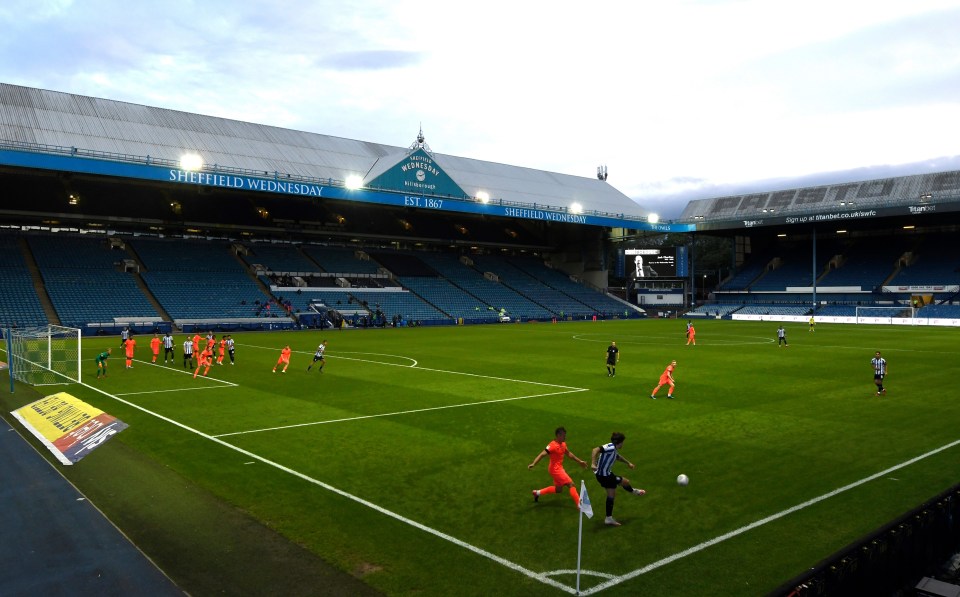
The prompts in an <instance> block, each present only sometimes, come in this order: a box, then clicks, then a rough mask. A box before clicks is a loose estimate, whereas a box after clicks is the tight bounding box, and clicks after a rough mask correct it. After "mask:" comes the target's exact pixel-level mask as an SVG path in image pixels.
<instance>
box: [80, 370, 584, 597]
mask: <svg viewBox="0 0 960 597" xmlns="http://www.w3.org/2000/svg"><path fill="white" fill-rule="evenodd" d="M80 385H82V386H84V387H86V388H90V389H91V390H93V391H95V392H98V393H100V394H103V395H104V396H106V397H108V398H112V399H113V400H116V401H117V402H120V403H122V404H126V405H127V406H129V407H131V408H135V409H137V410H139V411H141V412H144V413H146V414H148V415H150V416H153V417H156V418H157V419H160V420H161V421H165V422H167V423H170V424H171V425H173V426H175V427H179V428H180V429H183V430H184V431H188V432H190V433H193V434H196V435H198V436H200V437H202V438H204V439H208V440H210V441H212V442H214V443H217V444H219V445H221V446H223V447H224V448H227V449H230V450H233V451H235V452H238V453H240V454H243V455H244V456H247V457H249V458H252V459H254V460H256V461H258V462H262V463H263V464H266V465H269V466H272V467H274V468H276V469H277V470H280V471H283V472H285V473H288V474H290V475H293V476H294V477H297V478H299V479H302V480H304V481H306V482H308V483H311V484H313V485H316V486H318V487H321V488H323V489H326V490H327V491H330V492H332V493H335V494H337V495H339V496H341V497H343V498H346V499H348V500H351V501H353V502H356V503H358V504H360V505H362V506H366V507H367V508H370V509H372V510H374V511H376V512H379V513H380V514H383V515H384V516H388V517H390V518H393V519H394V520H397V521H400V522H402V523H404V524H407V525H409V526H412V527H414V528H416V529H419V530H421V531H423V532H425V533H428V534H430V535H433V536H434V537H438V538H440V539H443V540H444V541H448V542H450V543H453V544H454V545H457V546H459V547H462V548H464V549H466V550H467V551H470V552H472V553H475V554H477V555H479V556H482V557H484V558H487V559H489V560H492V561H494V562H496V563H498V564H500V565H502V566H504V567H506V568H509V569H510V570H513V571H515V572H519V573H520V574H523V575H524V576H527V577H529V578H532V579H534V580H538V581H540V582H542V583H544V584H547V585H550V586H552V587H555V588H557V589H560V590H562V591H565V592H567V593H570V594H574V593H576V589H575V588H573V587H569V586H567V585H565V584H562V583H559V582H557V581H555V580H553V579H551V578H548V577H546V576H544V575H543V574H541V573H538V572H534V571H532V570H530V569H528V568H525V567H524V566H521V565H520V564H516V563H514V562H511V561H510V560H507V559H505V558H502V557H500V556H498V555H496V554H494V553H491V552H489V551H487V550H485V549H482V548H479V547H477V546H475V545H471V544H470V543H467V542H466V541H462V540H460V539H457V538H456V537H454V536H452V535H448V534H447V533H444V532H442V531H438V530H437V529H434V528H432V527H428V526H427V525H425V524H422V523H419V522H417V521H415V520H412V519H410V518H407V517H406V516H402V515H400V514H397V513H396V512H393V511H392V510H387V509H386V508H384V507H382V506H378V505H377V504H374V503H373V502H368V501H367V500H365V499H363V498H361V497H358V496H355V495H353V494H352V493H347V492H346V491H344V490H342V489H338V488H336V487H334V486H333V485H329V484H327V483H324V482H323V481H320V480H319V479H314V478H313V477H310V476H308V475H305V474H303V473H301V472H299V471H296V470H293V469H291V468H289V467H286V466H284V465H282V464H280V463H278V462H274V461H272V460H270V459H268V458H264V457H263V456H260V455H258V454H255V453H253V452H250V451H249V450H244V449H243V448H240V447H238V446H235V445H233V444H230V443H227V442H225V441H223V440H222V439H219V438H217V437H215V436H212V435H208V434H206V433H204V432H202V431H200V430H198V429H194V428H193V427H190V426H189V425H185V424H183V423H181V422H179V421H175V420H173V419H171V418H169V417H165V416H163V415H161V414H159V413H156V412H153V411H151V410H149V409H146V408H144V407H142V406H140V405H139V404H135V403H133V402H130V401H128V400H124V399H123V398H120V397H118V396H116V395H114V394H110V393H108V392H106V391H104V390H101V389H100V388H98V387H96V386H91V385H89V384H86V383H81V384H80Z"/></svg>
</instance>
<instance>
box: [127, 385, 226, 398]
mask: <svg viewBox="0 0 960 597" xmlns="http://www.w3.org/2000/svg"><path fill="white" fill-rule="evenodd" d="M224 383H226V384H228V385H230V386H233V387H236V386H237V384H235V383H230V382H224ZM222 389H223V388H222V387H218V386H207V387H205V388H174V389H172V390H147V391H144V392H123V393H122V394H114V395H115V396H138V395H140V394H162V393H164V392H194V391H196V390H222Z"/></svg>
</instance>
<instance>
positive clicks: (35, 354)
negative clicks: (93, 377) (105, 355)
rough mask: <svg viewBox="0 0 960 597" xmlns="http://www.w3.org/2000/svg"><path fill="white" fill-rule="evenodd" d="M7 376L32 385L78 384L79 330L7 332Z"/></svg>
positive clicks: (46, 328)
mask: <svg viewBox="0 0 960 597" xmlns="http://www.w3.org/2000/svg"><path fill="white" fill-rule="evenodd" d="M7 355H8V357H9V367H10V376H11V377H12V378H13V379H15V380H17V381H20V382H23V383H28V384H30V385H33V386H49V385H56V384H66V383H71V382H76V383H80V330H79V329H77V328H67V327H62V326H59V325H46V326H40V327H35V328H20V329H8V330H7Z"/></svg>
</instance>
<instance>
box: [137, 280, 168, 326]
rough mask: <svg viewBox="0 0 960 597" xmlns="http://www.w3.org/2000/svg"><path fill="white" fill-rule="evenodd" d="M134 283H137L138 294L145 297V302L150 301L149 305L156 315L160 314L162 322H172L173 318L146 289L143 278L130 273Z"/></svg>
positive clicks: (148, 289)
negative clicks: (140, 293) (155, 311)
mask: <svg viewBox="0 0 960 597" xmlns="http://www.w3.org/2000/svg"><path fill="white" fill-rule="evenodd" d="M130 275H131V276H133V279H134V281H135V282H136V283H137V288H139V289H140V292H142V293H143V296H145V297H147V300H148V301H150V304H151V305H153V308H154V309H156V310H157V313H159V314H160V317H162V318H163V320H164V321H167V322H171V323H172V322H173V317H170V314H169V313H167V311H166V309H164V308H163V305H161V304H160V301H158V300H157V297H155V296H153V293H152V292H150V288H148V287H147V283H146V282H144V281H143V276H141V275H140V272H139V271H137V272H131V273H130Z"/></svg>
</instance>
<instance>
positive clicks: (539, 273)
mask: <svg viewBox="0 0 960 597" xmlns="http://www.w3.org/2000/svg"><path fill="white" fill-rule="evenodd" d="M510 262H511V263H512V264H513V265H514V266H515V267H516V268H517V269H520V270H522V271H524V272H526V273H527V274H529V275H530V276H532V277H534V278H536V279H537V280H539V281H541V282H542V283H544V284H546V285H547V286H550V287H551V288H554V289H556V290H557V291H558V292H562V293H563V294H565V295H567V296H568V297H570V298H571V299H573V300H574V301H576V302H577V303H580V304H581V305H582V306H581V307H578V310H577V311H567V312H565V313H564V315H565V316H569V317H574V318H577V319H579V318H581V317H588V316H592V315H593V314H605V315H612V314H614V313H616V314H619V313H621V312H624V313H627V314H629V311H628V310H627V309H628V308H627V307H626V305H624V304H623V303H621V302H619V301H617V300H615V299H613V298H610V297H609V296H607V295H605V294H603V293H602V292H598V291H596V290H592V289H590V288H587V287H586V286H584V285H582V284H578V283H576V282H574V281H573V280H571V279H570V277H569V276H568V275H566V274H564V273H562V272H560V271H558V270H556V269H553V268H550V267H547V266H546V265H545V264H544V263H543V262H542V261H540V260H539V259H536V258H533V257H514V258H511V259H510Z"/></svg>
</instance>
